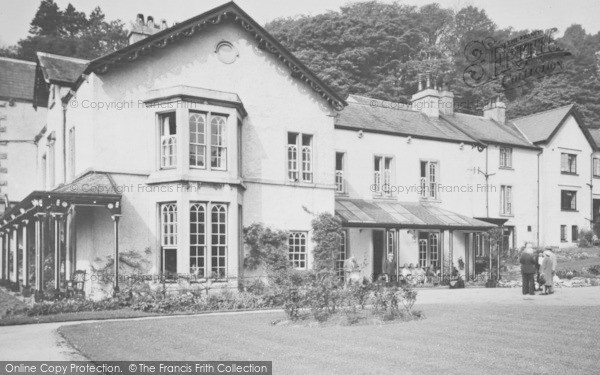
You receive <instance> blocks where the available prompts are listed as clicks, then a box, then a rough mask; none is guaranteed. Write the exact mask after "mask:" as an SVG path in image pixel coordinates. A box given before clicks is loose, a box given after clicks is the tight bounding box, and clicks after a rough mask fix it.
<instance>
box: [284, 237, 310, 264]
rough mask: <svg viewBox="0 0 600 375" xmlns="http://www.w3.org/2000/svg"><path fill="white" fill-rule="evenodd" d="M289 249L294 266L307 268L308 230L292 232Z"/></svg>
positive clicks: (289, 238)
mask: <svg viewBox="0 0 600 375" xmlns="http://www.w3.org/2000/svg"><path fill="white" fill-rule="evenodd" d="M288 251H289V260H290V263H291V264H292V266H293V267H295V268H298V269H306V232H291V233H290V235H289V237H288Z"/></svg>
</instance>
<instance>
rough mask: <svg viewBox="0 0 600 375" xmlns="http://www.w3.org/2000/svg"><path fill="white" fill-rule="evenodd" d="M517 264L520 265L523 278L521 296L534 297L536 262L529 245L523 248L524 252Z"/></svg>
mask: <svg viewBox="0 0 600 375" xmlns="http://www.w3.org/2000/svg"><path fill="white" fill-rule="evenodd" d="M519 263H521V275H522V277H523V295H526V294H529V295H532V296H533V295H535V274H536V271H537V263H538V260H537V256H536V255H535V254H534V253H533V246H531V244H530V243H528V244H527V246H525V250H523V253H522V254H521V256H520V257H519Z"/></svg>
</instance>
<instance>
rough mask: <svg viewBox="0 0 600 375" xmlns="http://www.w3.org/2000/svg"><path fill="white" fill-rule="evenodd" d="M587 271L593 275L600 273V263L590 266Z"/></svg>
mask: <svg viewBox="0 0 600 375" xmlns="http://www.w3.org/2000/svg"><path fill="white" fill-rule="evenodd" d="M587 271H588V272H589V273H591V274H592V275H596V276H598V275H600V264H594V265H593V266H590V267H589V268H588V269H587Z"/></svg>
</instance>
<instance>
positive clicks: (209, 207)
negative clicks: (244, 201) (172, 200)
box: [187, 201, 230, 280]
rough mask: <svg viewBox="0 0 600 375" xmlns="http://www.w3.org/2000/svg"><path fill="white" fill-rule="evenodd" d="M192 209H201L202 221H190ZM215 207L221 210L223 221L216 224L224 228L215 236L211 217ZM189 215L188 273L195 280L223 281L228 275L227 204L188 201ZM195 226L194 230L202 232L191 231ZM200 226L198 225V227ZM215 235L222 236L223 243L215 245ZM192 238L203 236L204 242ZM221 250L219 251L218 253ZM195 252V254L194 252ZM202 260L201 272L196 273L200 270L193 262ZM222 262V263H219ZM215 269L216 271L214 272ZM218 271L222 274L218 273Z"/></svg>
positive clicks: (213, 222)
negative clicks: (200, 228) (201, 228)
mask: <svg viewBox="0 0 600 375" xmlns="http://www.w3.org/2000/svg"><path fill="white" fill-rule="evenodd" d="M194 207H202V208H203V210H204V221H203V222H200V221H195V222H194V221H192V215H193V212H192V210H193V208H194ZM216 207H221V208H223V210H224V211H223V215H224V220H223V222H218V223H217V225H218V224H223V225H224V226H225V228H224V231H223V233H217V234H215V233H216V232H215V227H214V225H215V223H216V222H215V220H214V217H213V213H214V212H213V211H214V209H215V208H216ZM187 213H188V214H189V215H190V223H189V224H190V232H189V233H188V235H189V244H188V245H189V252H188V257H189V260H190V263H189V272H190V274H191V275H195V277H196V279H201V280H202V279H213V280H223V279H226V278H227V275H228V272H227V271H228V259H227V257H228V255H229V230H230V229H229V204H228V203H225V202H217V201H214V202H213V201H190V202H189V207H188V212H187ZM193 224H196V226H195V227H196V228H199V227H203V228H204V231H203V232H202V233H201V232H195V231H193V227H192V225H193ZM198 224H200V225H198ZM215 235H221V236H223V242H218V243H215V242H213V240H214V236H215ZM194 236H203V237H204V241H203V243H200V242H201V241H195V239H194ZM194 247H199V248H201V249H202V254H201V255H199V253H198V250H199V249H194ZM219 249H221V251H219ZM194 250H195V252H194ZM215 250H217V255H215ZM197 259H202V260H203V263H204V265H203V266H202V272H201V273H200V272H198V270H199V269H200V268H201V267H199V266H198V265H197V262H196V264H195V265H194V266H193V265H192V264H193V260H197ZM220 260H222V263H221V262H220ZM215 265H216V266H215ZM215 268H216V269H217V270H216V272H215ZM219 270H222V271H223V272H222V273H220V272H219Z"/></svg>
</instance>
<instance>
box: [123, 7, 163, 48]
mask: <svg viewBox="0 0 600 375" xmlns="http://www.w3.org/2000/svg"><path fill="white" fill-rule="evenodd" d="M163 26H164V28H166V26H167V21H164V20H163ZM159 31H161V28H159V27H157V25H155V24H154V17H152V16H148V17H146V22H144V15H143V14H142V13H138V15H137V18H136V20H135V23H133V24H132V25H131V31H130V32H129V36H128V37H129V44H133V43H136V42H139V41H140V40H142V39H144V38H146V37H148V36H150V35H152V34H156V33H157V32H159Z"/></svg>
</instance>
